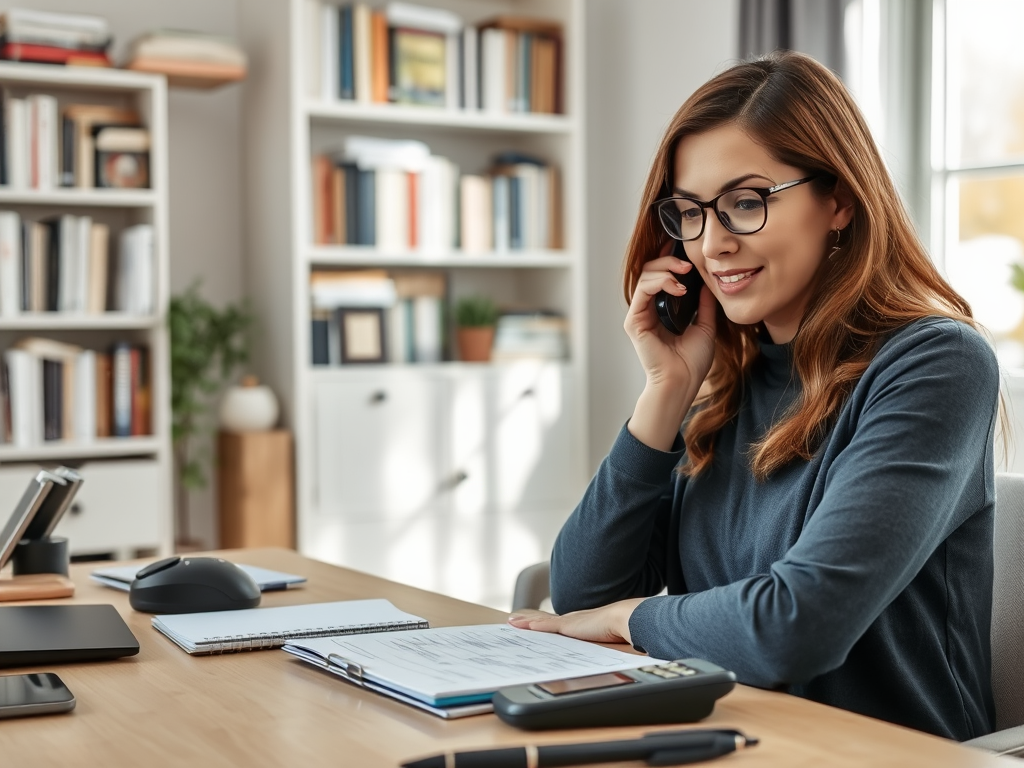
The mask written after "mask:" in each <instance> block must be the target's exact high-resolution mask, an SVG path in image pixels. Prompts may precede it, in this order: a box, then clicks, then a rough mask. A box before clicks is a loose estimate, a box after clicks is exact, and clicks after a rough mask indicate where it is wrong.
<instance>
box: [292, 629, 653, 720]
mask: <svg viewBox="0 0 1024 768" xmlns="http://www.w3.org/2000/svg"><path fill="white" fill-rule="evenodd" d="M289 645H292V646H295V647H297V648H305V649H308V650H310V651H313V652H315V653H317V654H319V655H320V656H321V657H322V658H325V659H326V658H328V656H329V655H330V654H335V655H336V656H340V657H341V658H342V659H344V660H346V661H348V662H353V663H355V664H358V665H359V666H361V667H362V671H363V677H364V678H365V679H367V680H370V681H373V682H377V683H380V684H383V685H386V686H388V687H390V688H394V689H395V690H397V691H400V692H402V693H405V694H407V695H409V696H413V697H414V698H417V699H420V700H422V701H426V702H427V703H430V704H436V703H438V700H443V699H448V698H453V697H459V696H471V695H475V694H482V693H493V692H494V691H496V690H498V689H499V688H505V687H507V686H511V685H529V684H531V683H539V682H543V681H545V680H559V679H564V678H569V677H581V676H584V675H594V674H600V673H602V672H618V671H620V670H624V669H636V668H638V667H643V666H647V665H648V664H652V663H660V660H657V659H651V658H650V657H648V656H637V655H634V654H630V653H623V652H622V651H616V650H614V649H611V648H605V647H603V646H600V645H594V644H592V643H587V642H584V641H582V640H576V639H574V638H571V637H565V636H563V635H553V634H549V633H546V632H533V631H530V630H525V629H516V628H515V627H511V626H509V625H507V624H484V625H480V626H470V627H437V628H434V629H413V630H409V631H406V632H389V633H385V634H380V635H349V636H344V637H322V638H315V639H310V640H297V641H290V643H289Z"/></svg>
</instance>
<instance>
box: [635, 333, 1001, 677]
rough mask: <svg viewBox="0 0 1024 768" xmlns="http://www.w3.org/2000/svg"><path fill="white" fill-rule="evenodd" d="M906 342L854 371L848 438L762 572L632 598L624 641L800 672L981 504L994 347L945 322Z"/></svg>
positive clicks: (777, 672)
mask: <svg viewBox="0 0 1024 768" xmlns="http://www.w3.org/2000/svg"><path fill="white" fill-rule="evenodd" d="M906 341H907V342H908V343H906V344H901V345H899V348H898V349H887V347H883V349H882V350H881V351H880V352H879V355H878V356H877V357H876V360H875V361H873V363H872V366H871V368H870V369H869V371H868V372H866V374H865V377H868V376H869V375H870V376H871V377H872V378H871V380H870V381H869V382H868V388H867V390H866V392H864V393H862V394H863V397H862V398H861V399H859V400H858V404H857V405H858V408H859V410H857V411H856V412H854V413H853V414H852V419H853V422H852V424H853V426H852V429H853V433H852V436H851V437H850V438H849V442H848V443H846V445H845V446H844V447H843V448H842V449H841V450H840V451H839V452H838V453H837V454H836V455H835V456H834V457H833V458H832V461H831V464H830V465H829V466H828V468H827V470H826V472H827V474H826V476H825V478H824V480H825V488H824V492H823V494H822V497H821V500H820V503H819V504H818V506H817V507H816V508H815V509H814V511H813V513H812V514H811V516H810V518H809V519H808V520H807V522H806V524H805V526H804V528H803V530H802V532H801V534H800V536H799V538H798V539H797V541H796V542H795V544H794V545H793V546H792V547H791V548H790V549H789V550H788V551H787V552H786V553H785V555H784V556H783V557H782V558H781V559H780V560H778V561H777V562H775V563H774V564H773V565H772V566H771V567H770V569H769V572H767V573H763V574H758V575H754V576H751V577H749V578H745V579H742V580H740V581H738V582H734V583H731V584H726V585H723V586H719V587H714V588H712V589H709V590H707V591H702V592H697V593H690V594H683V595H670V596H663V597H653V598H650V599H648V600H645V601H644V602H643V603H641V604H640V605H639V606H638V607H637V608H636V610H635V611H634V612H633V614H632V616H631V617H630V622H629V626H630V632H631V635H632V639H633V643H634V644H635V645H637V646H642V647H644V648H646V649H647V651H648V652H649V653H650V654H651V655H652V656H655V657H660V658H665V659H675V658H683V657H687V656H697V657H703V658H710V659H714V660H715V661H716V663H719V664H722V665H723V666H726V667H728V668H730V669H732V670H733V671H734V672H736V674H737V676H738V677H739V679H740V680H741V681H742V682H745V683H749V684H753V685H758V686H763V687H774V686H777V685H781V684H797V683H802V682H806V681H808V680H811V679H813V678H815V677H817V676H818V675H820V674H823V673H825V672H828V671H830V670H832V669H835V668H837V667H839V666H840V665H841V664H842V663H843V661H844V660H845V658H846V656H847V654H848V653H849V652H850V650H851V648H852V647H853V645H854V644H855V643H856V642H857V640H858V639H859V638H860V637H861V636H862V635H863V634H864V632H865V631H866V630H867V629H868V627H869V626H870V625H871V624H872V622H873V621H874V620H875V619H876V618H877V617H878V616H879V615H880V614H881V612H882V611H883V610H884V609H885V607H886V606H887V605H889V604H890V603H891V602H892V601H893V600H894V599H895V598H896V597H897V596H898V595H899V594H900V593H901V592H902V591H903V590H904V589H905V588H906V587H907V585H908V584H909V583H910V582H911V580H912V579H913V578H914V576H915V575H916V574H917V573H918V572H919V571H920V569H921V568H922V567H923V565H924V564H925V562H926V561H927V560H928V558H929V557H930V556H931V555H932V553H933V552H934V551H935V550H936V549H937V548H938V547H939V546H940V545H941V543H942V542H943V541H944V539H945V538H946V537H948V536H949V535H950V533H952V532H953V531H954V530H955V529H956V528H957V527H958V526H959V525H960V524H961V523H963V521H964V520H965V519H967V517H969V516H970V515H971V514H973V513H974V512H976V511H977V510H979V509H981V508H982V507H983V506H984V505H985V504H986V482H987V481H986V479H985V478H986V476H987V477H988V478H989V480H990V479H991V462H992V430H993V426H994V419H995V415H996V400H997V397H998V388H999V373H998V366H997V364H996V361H995V356H994V354H993V353H992V350H991V349H990V348H989V346H988V345H987V343H986V342H985V341H984V339H983V338H982V337H981V336H980V335H979V334H978V333H976V332H975V331H973V329H971V328H969V327H967V326H965V325H961V324H959V323H953V322H952V321H940V322H939V323H932V324H929V325H925V327H924V328H922V329H919V330H915V331H914V333H913V334H911V338H909V339H907V340H906ZM877 363H881V364H880V365H876V364H877ZM872 369H874V373H872ZM855 394H857V393H855ZM986 462H987V463H988V464H989V469H988V470H987V472H986V470H985V469H984V466H985V463H986Z"/></svg>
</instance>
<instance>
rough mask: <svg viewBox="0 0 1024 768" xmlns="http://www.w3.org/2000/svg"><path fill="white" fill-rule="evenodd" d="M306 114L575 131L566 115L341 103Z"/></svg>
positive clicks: (310, 108)
mask: <svg viewBox="0 0 1024 768" xmlns="http://www.w3.org/2000/svg"><path fill="white" fill-rule="evenodd" d="M306 114H307V115H308V116H309V118H310V119H311V120H313V121H315V122H344V123H347V122H356V123H366V124H378V125H414V126H419V127H437V128H456V129H461V130H466V131H498V132H506V133H547V134H567V133H571V132H572V131H573V130H574V129H575V122H574V121H573V120H572V118H570V117H567V116H566V115H534V114H528V113H526V114H508V115H497V114H488V113H486V112H469V111H464V110H457V109H442V108H439V107H410V106H401V105H397V104H357V103H354V102H345V101H337V102H324V101H311V102H308V103H307V105H306Z"/></svg>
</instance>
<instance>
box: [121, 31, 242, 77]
mask: <svg viewBox="0 0 1024 768" xmlns="http://www.w3.org/2000/svg"><path fill="white" fill-rule="evenodd" d="M247 67H248V60H247V57H246V55H245V51H243V50H242V49H241V48H240V47H239V45H238V44H237V43H236V42H235V41H234V40H231V39H229V38H226V37H220V36H217V35H210V34H206V33H203V32H188V31H182V30H173V29H159V30H155V31H153V32H149V33H147V34H145V35H143V36H141V37H139V38H137V39H136V40H134V41H132V44H131V47H130V50H129V52H128V59H127V61H126V63H125V69H134V70H137V71H139V72H156V73H158V74H163V75H166V76H167V82H168V83H169V84H170V85H172V86H178V87H184V88H212V87H214V86H217V85H221V84H223V83H229V82H234V81H237V80H242V79H243V78H245V73H246V69H247Z"/></svg>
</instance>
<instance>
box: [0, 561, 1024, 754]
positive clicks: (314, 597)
mask: <svg viewBox="0 0 1024 768" xmlns="http://www.w3.org/2000/svg"><path fill="white" fill-rule="evenodd" d="M221 554H225V555H227V556H228V557H229V558H230V559H233V560H235V561H237V562H244V563H247V564H250V565H259V566H264V567H267V568H273V569H276V570H282V571H289V572H292V573H301V574H304V575H306V576H307V577H308V578H309V583H308V584H307V585H306V587H305V588H303V589H297V590H291V591H288V592H271V593H268V594H266V595H265V596H264V598H263V605H264V606H275V605H287V604H293V603H304V602H319V601H327V600H339V599H341V600H344V599H356V598H364V597H385V598H388V599H390V600H391V601H392V602H393V603H395V605H397V606H398V607H399V608H402V609H405V610H407V611H410V612H413V613H416V614H419V615H421V616H424V617H426V618H427V619H429V621H430V623H431V624H432V625H433V626H448V625H458V624H480V623H491V622H499V621H503V620H504V618H505V614H503V613H500V612H498V611H495V610H492V609H490V608H484V607H481V606H477V605H471V604H469V603H463V602H460V601H458V600H453V599H451V598H447V597H442V596H440V595H436V594H432V593H429V592H424V591H421V590H417V589H413V588H411V587H406V586H403V585H399V584H395V583H392V582H388V581H384V580H382V579H378V578H376V577H373V576H368V575H366V574H361V573H357V572H355V571H349V570H345V569H342V568H336V567H334V566H331V565H327V564H325V563H320V562H316V561H313V560H308V559H306V558H304V557H302V556H300V555H298V554H296V553H294V552H291V551H287V550H277V549H260V550H247V551H242V550H237V551H230V552H226V553H221ZM93 567H95V565H94V564H83V565H76V566H73V568H72V574H71V576H72V578H73V579H74V581H75V584H76V585H77V593H76V595H75V597H74V598H72V599H70V600H67V601H65V602H77V603H112V604H113V605H114V606H116V607H117V609H118V610H119V611H120V612H121V615H122V616H123V617H124V619H125V621H127V622H128V625H129V626H130V627H131V629H132V631H133V632H134V633H135V636H136V637H137V638H138V639H139V643H140V644H141V646H142V649H141V652H140V653H139V655H138V656H134V657H130V658H127V659H120V660H117V661H107V662H92V663H88V664H66V665H52V666H47V667H43V668H39V669H33V668H24V669H3V670H0V674H8V673H15V672H31V671H44V670H52V671H55V672H57V673H59V674H60V676H61V678H62V679H63V680H64V681H65V682H66V683H67V684H68V687H69V688H71V690H72V692H73V693H74V694H75V696H76V697H77V699H78V706H77V708H76V709H75V711H74V712H72V713H70V714H65V715H50V716H45V717H32V718H22V719H11V720H0V764H2V765H3V766H11V768H25V767H31V768H40V767H42V766H60V767H61V768H67V767H68V766H103V767H104V768H120V767H121V766H132V767H133V768H134V766H146V768H158V767H159V766H235V765H237V766H295V768H314V767H315V766H330V768H348V767H349V766H351V767H352V768H364V767H366V768H373V767H375V766H397V765H398V764H399V763H400V762H401V761H403V760H406V759H409V758H413V757H419V756H424V755H428V754H432V753H435V752H438V751H440V750H441V749H442V748H445V747H447V748H452V747H454V748H457V749H472V748H487V747H491V746H497V745H515V744H523V743H526V742H530V741H532V742H536V743H554V742H561V741H573V740H575V741H587V740H597V739H612V738H626V737H632V736H634V735H638V734H640V733H643V732H644V731H649V730H653V729H652V728H621V729H606V730H602V731H589V732H588V731H561V732H555V733H546V734H534V735H531V734H527V733H524V732H521V731H517V730H515V729H514V728H511V727H510V726H507V725H505V724H504V723H502V722H501V721H500V720H498V719H497V718H496V717H495V716H494V715H483V716H479V717H470V718H465V719H461V720H455V721H452V722H446V721H444V720H441V719H439V718H435V717H433V716H432V715H429V714H426V713H423V712H420V711H418V710H416V709H413V708H412V707H407V706H405V705H403V704H400V703H398V702H396V701H392V700H390V699H388V698H385V697H383V696H379V695H376V694H373V693H370V692H367V691H362V690H360V689H357V688H355V687H353V686H351V685H348V684H347V683H344V682H343V681H341V680H339V679H338V678H336V677H334V676H331V675H328V674H327V673H325V672H321V671H319V670H317V669H315V668H314V667H311V666H309V665H307V664H304V663H302V662H300V661H298V660H295V659H292V658H291V657H290V656H288V655H287V654H285V653H282V652H280V651H256V652H249V653H237V654H229V655H223V656H200V657H193V656H189V655H188V654H186V653H185V652H184V651H182V650H181V649H179V648H178V647H177V646H175V645H174V644H173V643H171V642H170V641H169V640H168V639H167V638H165V637H164V636H163V635H161V634H160V633H158V632H157V631H156V630H154V629H153V628H152V627H151V626H150V617H149V615H147V614H141V613H136V612H134V611H132V610H131V608H130V607H129V606H128V596H127V594H126V593H122V592H118V591H116V590H113V589H109V588H106V587H101V586H99V585H97V584H95V583H94V582H92V580H91V579H89V578H88V573H89V571H90V570H92V568H93ZM50 602H53V601H50ZM702 724H703V725H706V726H717V727H735V728H740V729H742V730H744V731H745V732H747V733H749V734H751V735H754V736H758V737H760V739H761V744H760V745H759V746H757V747H755V748H753V749H751V750H750V751H746V752H742V753H734V754H732V755H729V756H727V757H725V758H722V759H720V760H716V761H714V762H712V763H709V764H708V765H713V766H721V768H729V766H734V767H737V768H745V767H747V766H749V768H757V767H758V766H788V767H795V766H814V767H815V768H817V767H818V766H825V765H837V766H893V767H894V768H895V767H896V766H899V767H900V768H904V767H905V766H915V765H920V766H929V767H930V768H935V767H936V766H989V765H991V766H995V765H1014V764H1017V765H1019V763H1017V762H1016V761H1012V760H1011V759H1009V758H996V757H994V756H990V755H987V754H985V753H982V752H977V751H974V750H971V749H968V748H966V747H961V746H959V745H958V744H954V743H952V742H948V741H945V740H943V739H939V738H936V737H933V736H927V735H924V734H921V733H918V732H916V731H911V730H907V729H904V728H899V727H896V726H893V725H889V724H887V723H883V722H879V721H876V720H871V719H869V718H866V717H860V716H858V715H854V714H850V713H848V712H844V711H842V710H838V709H832V708H830V707H825V706H822V705H819V704H814V703H811V702H809V701H804V700H802V699H798V698H794V697H791V696H788V695H785V694H781V693H770V692H767V691H761V690H757V689H753V688H747V687H743V686H741V687H739V688H737V690H735V691H734V692H733V693H731V694H729V695H728V696H727V697H725V698H724V699H723V700H721V701H720V702H719V703H718V706H717V707H716V708H715V711H714V713H713V714H712V716H711V717H710V718H708V719H707V720H705V721H704V722H703V723H702ZM622 765H624V766H625V765H628V766H638V765H641V763H623V764H622Z"/></svg>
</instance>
